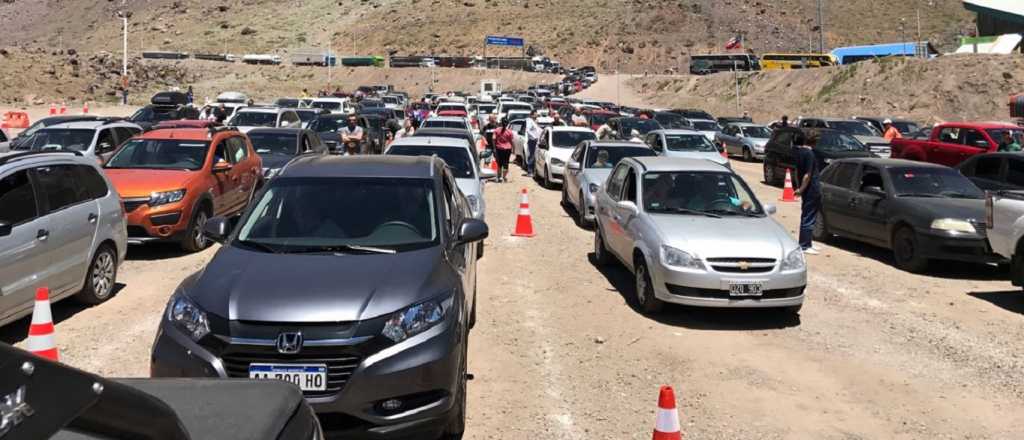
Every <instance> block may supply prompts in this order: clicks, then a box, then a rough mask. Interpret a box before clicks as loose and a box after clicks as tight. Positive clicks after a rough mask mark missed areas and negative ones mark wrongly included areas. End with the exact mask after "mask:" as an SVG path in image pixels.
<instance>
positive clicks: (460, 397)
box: [441, 333, 469, 440]
mask: <svg viewBox="0 0 1024 440" xmlns="http://www.w3.org/2000/svg"><path fill="white" fill-rule="evenodd" d="M462 343H463V348H462V365H461V367H460V368H459V385H458V390H457V391H456V393H458V394H457V395H456V396H455V404H454V407H453V408H452V414H451V419H450V420H449V421H448V426H446V427H445V429H444V435H442V436H441V438H442V439H444V440H461V439H462V436H463V433H465V432H466V397H467V395H468V394H469V393H468V392H467V390H466V385H467V382H468V377H467V376H468V370H467V363H466V358H467V357H469V333H466V338H465V340H464V341H462Z"/></svg>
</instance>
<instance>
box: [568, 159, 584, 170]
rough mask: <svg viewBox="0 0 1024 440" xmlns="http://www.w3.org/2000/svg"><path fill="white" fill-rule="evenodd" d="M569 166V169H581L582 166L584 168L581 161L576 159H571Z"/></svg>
mask: <svg viewBox="0 0 1024 440" xmlns="http://www.w3.org/2000/svg"><path fill="white" fill-rule="evenodd" d="M568 168H569V171H579V170H580V168H582V167H580V163H579V162H576V161H575V160H573V161H569V165H568Z"/></svg>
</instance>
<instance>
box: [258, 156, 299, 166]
mask: <svg viewBox="0 0 1024 440" xmlns="http://www.w3.org/2000/svg"><path fill="white" fill-rule="evenodd" d="M294 158H295V156H291V155H287V154H261V155H260V159H261V160H262V161H263V168H269V169H277V168H281V167H283V166H284V164H286V163H288V161H289V160H292V159H294Z"/></svg>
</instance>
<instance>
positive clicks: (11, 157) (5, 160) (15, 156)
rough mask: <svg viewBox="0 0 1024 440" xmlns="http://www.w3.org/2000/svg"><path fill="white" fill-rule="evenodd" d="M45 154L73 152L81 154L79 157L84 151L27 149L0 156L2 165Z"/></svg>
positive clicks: (72, 153) (75, 154) (73, 153)
mask: <svg viewBox="0 0 1024 440" xmlns="http://www.w3.org/2000/svg"><path fill="white" fill-rule="evenodd" d="M43 154H71V155H74V156H79V157H81V156H82V152H81V151H74V150H56V151H25V152H22V153H14V154H11V155H7V156H3V157H0V165H6V164H8V163H11V162H14V161H16V160H20V159H24V158H28V157H33V156H39V155H43Z"/></svg>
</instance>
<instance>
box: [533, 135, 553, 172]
mask: <svg viewBox="0 0 1024 440" xmlns="http://www.w3.org/2000/svg"><path fill="white" fill-rule="evenodd" d="M550 148H551V130H544V131H543V132H541V134H540V137H539V138H538V139H537V148H536V151H535V154H536V155H537V159H535V160H534V168H537V167H543V168H544V174H545V175H547V174H550V173H551V169H550V167H549V166H548V158H549V157H550V156H551V151H550V150H549V149H550ZM527 154H529V152H527ZM549 177H550V176H549Z"/></svg>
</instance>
